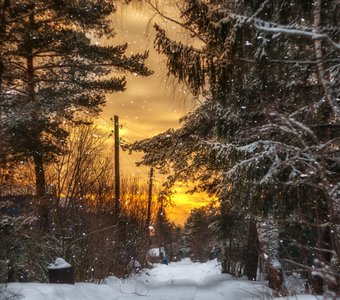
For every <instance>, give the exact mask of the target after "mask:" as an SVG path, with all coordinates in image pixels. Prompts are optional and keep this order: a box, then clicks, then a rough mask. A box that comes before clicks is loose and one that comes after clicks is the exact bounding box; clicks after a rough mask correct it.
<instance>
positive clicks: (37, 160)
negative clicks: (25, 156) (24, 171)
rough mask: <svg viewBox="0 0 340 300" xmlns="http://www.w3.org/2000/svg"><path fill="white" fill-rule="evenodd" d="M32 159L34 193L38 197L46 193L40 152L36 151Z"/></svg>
mask: <svg viewBox="0 0 340 300" xmlns="http://www.w3.org/2000/svg"><path fill="white" fill-rule="evenodd" d="M33 159H34V167H35V186H36V194H37V197H38V198H40V197H44V196H45V195H46V181H45V171H44V162H43V158H42V153H36V154H35V155H34V157H33Z"/></svg>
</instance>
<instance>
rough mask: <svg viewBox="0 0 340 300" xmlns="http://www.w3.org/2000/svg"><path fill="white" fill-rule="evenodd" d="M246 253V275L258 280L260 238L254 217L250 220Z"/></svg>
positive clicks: (250, 278)
mask: <svg viewBox="0 0 340 300" xmlns="http://www.w3.org/2000/svg"><path fill="white" fill-rule="evenodd" d="M246 254H247V257H246V267H245V269H246V275H247V277H248V279H249V280H256V274H257V264H258V256H259V240H258V235H257V228H256V221H255V218H254V217H251V218H250V221H249V231H248V245H247V253H246Z"/></svg>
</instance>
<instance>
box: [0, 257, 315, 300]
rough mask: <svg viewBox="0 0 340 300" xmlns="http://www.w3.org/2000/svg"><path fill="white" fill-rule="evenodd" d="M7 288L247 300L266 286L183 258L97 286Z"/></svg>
mask: <svg viewBox="0 0 340 300" xmlns="http://www.w3.org/2000/svg"><path fill="white" fill-rule="evenodd" d="M8 289H9V290H11V291H13V292H16V293H18V294H20V295H21V296H22V298H21V299H23V300H116V299H117V300H118V299H124V300H129V299H130V300H136V299H143V298H145V299H148V300H165V299H169V300H190V299H194V300H204V299H209V300H210V299H212V300H220V299H221V300H222V299H223V300H226V299H227V300H241V299H242V300H243V299H244V300H247V299H264V298H263V295H262V297H261V293H260V292H261V291H263V290H265V289H266V288H265V284H264V283H259V282H250V281H247V280H242V279H236V278H233V277H232V276H230V275H227V274H221V272H220V269H219V267H218V265H217V263H216V260H213V261H209V262H207V263H204V264H201V263H193V262H191V261H190V260H187V259H186V260H183V261H181V262H177V263H171V264H169V265H159V264H158V265H155V267H154V268H153V269H150V270H145V271H143V272H141V273H140V274H136V275H133V276H131V277H130V278H128V279H125V280H121V279H118V278H116V277H109V278H107V279H106V281H105V283H104V284H100V285H97V284H90V283H76V284H75V285H65V284H42V283H11V284H9V285H8ZM0 298H1V297H0ZM294 299H296V298H294ZM301 299H304V300H306V299H315V298H309V297H308V298H301Z"/></svg>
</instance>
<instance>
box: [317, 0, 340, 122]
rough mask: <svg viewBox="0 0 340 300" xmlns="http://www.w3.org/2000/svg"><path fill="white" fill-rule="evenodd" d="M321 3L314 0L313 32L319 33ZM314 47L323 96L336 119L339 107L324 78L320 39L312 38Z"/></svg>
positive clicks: (319, 0)
mask: <svg viewBox="0 0 340 300" xmlns="http://www.w3.org/2000/svg"><path fill="white" fill-rule="evenodd" d="M321 4H322V0H315V1H314V30H313V32H314V33H315V34H320V33H321ZM314 49H315V58H316V63H317V67H318V73H319V79H320V82H321V84H322V87H323V90H324V94H325V98H326V100H327V102H328V103H329V105H330V106H331V108H332V110H333V112H334V115H335V117H336V119H337V120H339V118H340V108H339V104H338V103H337V100H336V97H333V95H332V93H331V88H330V84H329V81H328V79H327V78H326V74H325V68H324V66H323V53H322V40H321V39H314Z"/></svg>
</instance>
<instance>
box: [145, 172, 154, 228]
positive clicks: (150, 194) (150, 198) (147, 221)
mask: <svg viewBox="0 0 340 300" xmlns="http://www.w3.org/2000/svg"><path fill="white" fill-rule="evenodd" d="M152 184H153V168H151V169H150V181H149V196H148V216H147V220H146V223H147V226H148V230H149V226H150V222H151V200H152Z"/></svg>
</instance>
